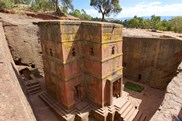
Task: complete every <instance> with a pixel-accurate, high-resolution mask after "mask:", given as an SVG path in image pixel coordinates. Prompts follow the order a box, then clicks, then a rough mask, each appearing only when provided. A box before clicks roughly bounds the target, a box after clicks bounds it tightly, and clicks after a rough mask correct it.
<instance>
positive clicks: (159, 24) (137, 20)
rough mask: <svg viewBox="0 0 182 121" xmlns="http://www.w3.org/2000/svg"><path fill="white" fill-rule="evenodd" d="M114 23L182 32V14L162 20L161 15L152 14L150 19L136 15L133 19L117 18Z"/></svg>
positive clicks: (128, 26)
mask: <svg viewBox="0 0 182 121" xmlns="http://www.w3.org/2000/svg"><path fill="white" fill-rule="evenodd" d="M114 23H118V24H123V25H124V27H126V28H140V29H154V30H162V31H174V32H182V16H179V17H174V18H172V19H171V20H162V21H161V17H160V16H155V15H152V16H151V18H150V19H144V18H143V17H137V16H134V17H133V18H132V19H129V20H125V21H120V20H116V21H114Z"/></svg>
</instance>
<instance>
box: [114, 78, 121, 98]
mask: <svg viewBox="0 0 182 121" xmlns="http://www.w3.org/2000/svg"><path fill="white" fill-rule="evenodd" d="M120 87H121V84H120V79H119V80H117V81H115V82H114V83H113V98H119V97H120V92H121V88H120Z"/></svg>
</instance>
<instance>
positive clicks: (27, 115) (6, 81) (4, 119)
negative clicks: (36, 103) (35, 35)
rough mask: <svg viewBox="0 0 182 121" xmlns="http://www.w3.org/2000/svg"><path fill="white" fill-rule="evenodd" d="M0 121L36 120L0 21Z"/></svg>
mask: <svg viewBox="0 0 182 121" xmlns="http://www.w3.org/2000/svg"><path fill="white" fill-rule="evenodd" d="M0 89H1V91H0V121H36V119H35V117H34V114H33V112H32V109H31V107H30V104H29V103H28V101H27V98H26V97H25V95H24V93H23V91H22V89H21V86H20V83H19V81H18V72H17V70H16V66H15V64H14V61H13V58H12V55H11V53H10V51H9V48H8V44H7V41H6V39H5V34H4V30H3V27H2V23H1V22H0Z"/></svg>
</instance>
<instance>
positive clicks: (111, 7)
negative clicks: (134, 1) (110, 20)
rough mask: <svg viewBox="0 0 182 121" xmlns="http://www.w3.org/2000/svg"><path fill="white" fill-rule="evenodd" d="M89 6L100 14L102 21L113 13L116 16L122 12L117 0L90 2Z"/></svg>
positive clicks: (93, 0) (92, 0)
mask: <svg viewBox="0 0 182 121" xmlns="http://www.w3.org/2000/svg"><path fill="white" fill-rule="evenodd" d="M90 5H91V6H93V7H94V8H95V9H96V10H97V11H98V12H99V13H101V14H102V21H104V19H105V16H110V14H113V13H114V14H118V13H119V12H121V10H122V8H121V6H120V5H119V0H91V1H90Z"/></svg>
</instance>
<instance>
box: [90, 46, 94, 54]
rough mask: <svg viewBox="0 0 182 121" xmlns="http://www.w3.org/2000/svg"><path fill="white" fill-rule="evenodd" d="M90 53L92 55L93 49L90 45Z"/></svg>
mask: <svg viewBox="0 0 182 121" xmlns="http://www.w3.org/2000/svg"><path fill="white" fill-rule="evenodd" d="M90 55H94V49H93V48H92V47H91V48H90Z"/></svg>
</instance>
